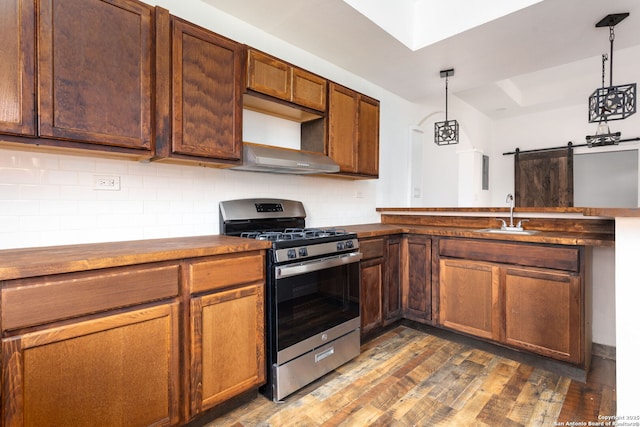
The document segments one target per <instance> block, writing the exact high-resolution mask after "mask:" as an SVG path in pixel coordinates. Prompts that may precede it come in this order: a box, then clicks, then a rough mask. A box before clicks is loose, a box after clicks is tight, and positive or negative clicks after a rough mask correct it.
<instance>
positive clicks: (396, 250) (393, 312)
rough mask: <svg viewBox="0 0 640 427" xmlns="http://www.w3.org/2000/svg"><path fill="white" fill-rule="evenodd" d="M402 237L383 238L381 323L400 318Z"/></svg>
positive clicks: (385, 323) (386, 323)
mask: <svg viewBox="0 0 640 427" xmlns="http://www.w3.org/2000/svg"><path fill="white" fill-rule="evenodd" d="M402 254H403V252H402V237H401V236H391V237H389V238H387V239H385V247H384V267H385V269H384V280H383V282H382V283H383V290H382V324H383V325H385V326H386V325H388V324H390V323H393V322H395V321H396V320H399V319H401V318H402V268H401V266H402V264H401V263H402Z"/></svg>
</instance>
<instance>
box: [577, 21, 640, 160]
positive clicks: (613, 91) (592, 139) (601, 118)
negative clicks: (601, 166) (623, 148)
mask: <svg viewBox="0 0 640 427" xmlns="http://www.w3.org/2000/svg"><path fill="white" fill-rule="evenodd" d="M627 16H629V13H616V14H612V15H607V16H606V17H604V18H603V19H602V20H600V22H598V23H597V24H596V28H600V27H609V44H610V52H609V57H608V58H607V55H606V54H604V55H602V87H601V88H598V89H596V90H595V91H594V92H593V93H592V94H591V96H590V97H589V123H595V122H598V130H597V132H596V134H595V135H588V136H587V137H586V139H587V144H588V146H589V147H592V146H597V145H611V144H617V143H618V141H620V132H616V133H611V132H610V130H609V124H608V121H609V120H622V119H626V118H627V117H629V116H631V115H632V114H634V113H635V112H636V84H635V83H630V84H625V85H618V86H614V85H613V41H614V39H615V33H614V27H615V26H616V25H617V24H619V23H620V22H621V21H622V20H623V19H625V18H626V17H627ZM607 60H609V86H608V87H605V85H604V82H605V63H606V61H607Z"/></svg>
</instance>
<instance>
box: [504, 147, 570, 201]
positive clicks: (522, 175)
mask: <svg viewBox="0 0 640 427" xmlns="http://www.w3.org/2000/svg"><path fill="white" fill-rule="evenodd" d="M515 193H516V194H515V197H516V206H521V207H560V206H561V207H567V206H573V150H572V149H571V147H569V148H563V149H559V150H550V151H540V152H534V153H518V152H517V153H516V158H515Z"/></svg>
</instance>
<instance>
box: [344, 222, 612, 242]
mask: <svg viewBox="0 0 640 427" xmlns="http://www.w3.org/2000/svg"><path fill="white" fill-rule="evenodd" d="M340 228H344V229H346V230H347V231H350V232H354V233H357V234H358V237H359V238H362V239H365V238H369V237H381V236H386V235H392V234H404V233H410V234H425V235H431V236H444V237H463V238H472V239H486V240H502V241H505V240H507V241H514V242H530V243H544V244H554V245H580V246H582V245H583V246H607V247H613V246H614V245H615V240H614V236H613V235H612V234H610V233H595V232H564V231H539V232H538V233H536V234H533V235H516V234H493V233H480V232H478V231H476V230H479V229H482V228H483V227H478V228H468V227H449V226H432V225H419V224H376V223H374V224H358V225H346V226H343V227H340Z"/></svg>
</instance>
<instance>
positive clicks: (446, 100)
mask: <svg viewBox="0 0 640 427" xmlns="http://www.w3.org/2000/svg"><path fill="white" fill-rule="evenodd" d="M444 121H445V122H448V121H449V75H448V74H447V77H446V78H445V80H444Z"/></svg>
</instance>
